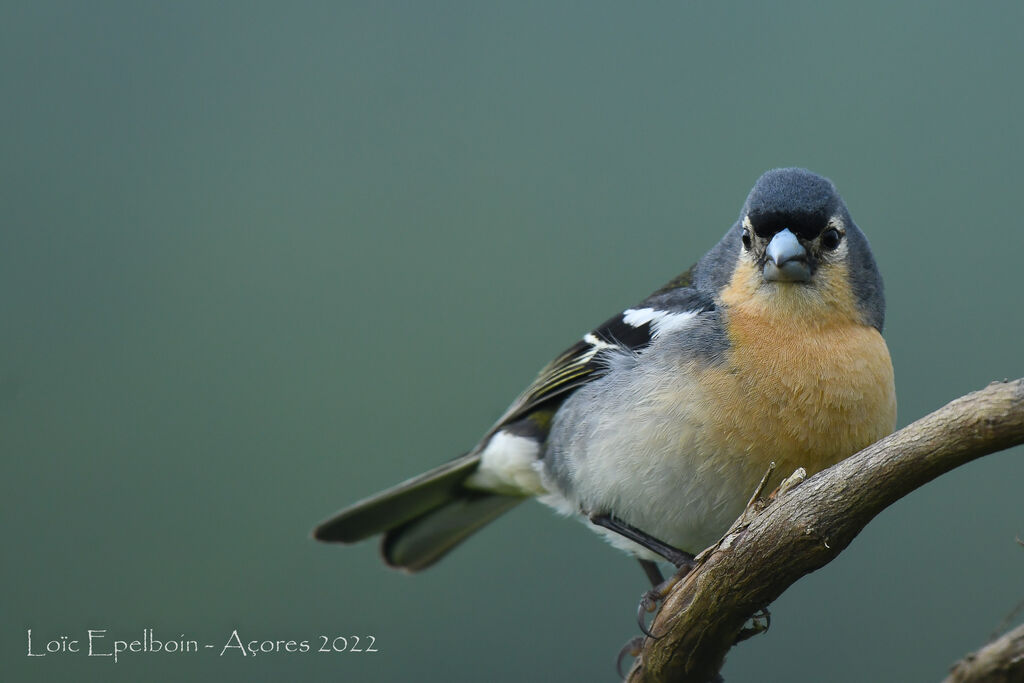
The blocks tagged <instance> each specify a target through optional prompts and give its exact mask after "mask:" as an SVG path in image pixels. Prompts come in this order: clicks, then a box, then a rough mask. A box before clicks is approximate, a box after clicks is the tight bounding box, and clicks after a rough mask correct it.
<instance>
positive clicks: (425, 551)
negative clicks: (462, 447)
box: [381, 492, 524, 572]
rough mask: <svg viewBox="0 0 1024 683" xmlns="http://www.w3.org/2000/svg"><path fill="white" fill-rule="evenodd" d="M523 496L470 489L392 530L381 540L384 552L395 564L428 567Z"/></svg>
mask: <svg viewBox="0 0 1024 683" xmlns="http://www.w3.org/2000/svg"><path fill="white" fill-rule="evenodd" d="M523 500H524V499H523V498H521V497H513V496H501V495H496V494H493V493H474V492H466V493H465V494H464V495H462V496H461V497H459V498H456V499H455V500H453V501H451V502H449V503H446V504H445V505H442V506H441V507H439V508H437V509H435V510H431V511H430V512H428V513H426V514H424V515H422V516H420V517H417V518H416V519H414V520H412V521H410V522H407V523H405V524H403V525H402V526H400V527H397V528H395V529H391V530H390V531H388V532H387V534H385V535H384V541H383V543H381V554H382V555H383V556H384V561H385V562H387V563H388V565H390V566H392V567H395V568H399V569H404V570H406V571H410V572H418V571H420V570H421V569H426V568H427V567H429V566H430V565H432V564H434V563H435V562H437V561H438V560H439V559H441V558H442V557H444V556H445V555H447V554H448V553H449V552H450V551H451V550H452V549H453V548H455V546H457V545H458V544H459V543H461V542H462V541H464V540H466V539H467V538H469V537H470V536H471V535H473V533H475V532H476V531H479V530H480V529H481V528H482V527H484V526H486V525H487V524H489V523H490V522H493V521H494V520H495V519H497V518H498V517H499V516H501V515H502V514H503V513H505V512H508V511H509V510H511V509H512V508H513V507H515V506H516V505H518V504H519V503H520V502H522V501H523Z"/></svg>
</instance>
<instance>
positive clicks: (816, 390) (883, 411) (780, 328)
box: [701, 268, 896, 477]
mask: <svg viewBox="0 0 1024 683" xmlns="http://www.w3.org/2000/svg"><path fill="white" fill-rule="evenodd" d="M741 270H742V268H739V269H737V271H738V272H737V276H738V277H736V278H734V279H733V282H732V283H731V284H730V286H729V287H727V288H726V289H725V290H723V292H722V296H721V303H722V304H723V314H724V316H725V320H726V324H727V329H728V333H729V338H730V342H731V348H730V350H729V352H728V353H727V357H726V363H724V364H723V365H719V366H716V367H714V368H710V369H707V370H705V371H704V372H703V373H702V377H701V385H702V386H703V387H704V389H705V390H706V391H707V392H708V398H709V399H710V405H713V406H715V407H716V408H717V409H716V410H714V411H709V412H710V415H709V418H708V419H709V424H707V425H706V428H707V432H708V436H709V437H710V440H712V441H716V442H719V443H725V444H730V445H731V447H732V449H734V450H733V453H735V454H736V457H740V458H743V459H744V460H745V461H746V462H745V464H746V465H747V468H750V470H751V472H757V473H758V474H757V476H760V474H763V473H764V471H765V468H766V467H767V465H768V462H770V461H772V460H774V461H775V462H776V464H777V465H778V466H779V470H777V471H778V472H779V475H780V476H782V477H785V476H788V475H789V474H791V473H792V471H793V470H794V469H795V468H797V467H804V468H806V469H807V470H808V473H813V472H816V471H818V470H821V469H824V468H826V467H828V466H830V465H832V464H834V463H836V462H838V461H839V460H841V459H843V458H845V457H847V456H849V455H852V454H853V453H855V452H857V451H858V450H860V449H861V448H864V447H865V446H868V445H870V444H872V443H874V442H875V441H877V440H878V439H880V438H882V437H883V436H886V435H887V434H889V433H891V432H892V430H893V429H894V428H895V424H896V390H895V385H894V380H893V369H892V362H891V360H890V358H889V350H888V348H887V347H886V344H885V340H884V339H882V335H881V334H879V332H878V330H876V329H875V328H874V327H871V326H869V325H864V324H862V323H860V321H859V315H857V314H856V311H855V306H854V305H853V302H852V301H851V300H850V295H849V293H848V292H849V290H848V288H842V287H836V288H835V289H834V290H833V291H829V289H828V287H827V285H828V283H827V282H826V283H825V285H826V287H825V288H824V289H823V290H818V291H817V292H815V293H814V294H813V296H809V295H808V294H807V290H805V289H802V288H801V287H800V286H794V285H790V284H782V285H775V286H774V287H775V289H768V290H767V291H765V290H764V289H763V288H758V289H757V291H752V290H751V287H755V286H756V285H755V282H756V280H757V279H758V278H757V275H758V274H755V273H748V274H745V273H742V272H739V271H741ZM746 276H749V277H747V279H744V277H746ZM832 276H833V277H834V278H835V277H840V276H841V277H845V272H837V273H833V274H832ZM732 449H731V450H732ZM745 469H746V468H745ZM748 476H751V477H752V476H753V474H749V475H748Z"/></svg>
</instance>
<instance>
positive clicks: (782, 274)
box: [763, 228, 811, 282]
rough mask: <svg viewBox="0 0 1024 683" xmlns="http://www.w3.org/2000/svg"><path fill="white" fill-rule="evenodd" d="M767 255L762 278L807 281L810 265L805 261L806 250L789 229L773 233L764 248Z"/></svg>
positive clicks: (772, 280)
mask: <svg viewBox="0 0 1024 683" xmlns="http://www.w3.org/2000/svg"><path fill="white" fill-rule="evenodd" d="M765 255H766V256H767V257H768V260H767V262H766V263H765V264H764V272H763V276H764V279H765V280H767V281H769V282H807V281H808V280H810V279H811V267H810V266H809V265H808V263H807V250H806V249H804V246H803V245H802V244H800V240H798V239H797V238H796V235H794V234H793V233H792V232H790V231H789V229H788V228H787V229H785V230H783V231H782V232H777V233H775V236H774V237H772V241H771V242H769V243H768V248H767V249H765Z"/></svg>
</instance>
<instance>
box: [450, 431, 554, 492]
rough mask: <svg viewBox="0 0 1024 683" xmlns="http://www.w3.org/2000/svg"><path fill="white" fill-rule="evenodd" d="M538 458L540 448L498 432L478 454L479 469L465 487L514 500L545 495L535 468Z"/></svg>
mask: <svg viewBox="0 0 1024 683" xmlns="http://www.w3.org/2000/svg"><path fill="white" fill-rule="evenodd" d="M539 456H540V445H539V444H538V443H537V442H536V441H534V440H533V439H530V438H528V437H525V436H516V435H515V434H509V433H508V432H504V431H499V432H497V433H496V434H495V435H494V436H492V437H491V440H490V441H488V442H487V447H486V448H484V450H483V451H481V452H480V466H479V467H478V468H477V470H476V472H474V473H473V474H471V475H470V476H469V478H468V479H466V485H467V486H469V487H470V488H475V489H482V490H484V491H493V492H495V493H504V494H507V495H514V496H523V495H530V496H532V495H540V494H544V493H547V489H545V488H544V486H543V484H541V482H540V475H539V473H538V471H537V467H536V463H537V458H538V457H539Z"/></svg>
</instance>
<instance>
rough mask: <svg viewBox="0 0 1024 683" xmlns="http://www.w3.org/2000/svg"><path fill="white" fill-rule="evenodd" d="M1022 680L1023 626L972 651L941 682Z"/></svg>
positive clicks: (1005, 682)
mask: <svg viewBox="0 0 1024 683" xmlns="http://www.w3.org/2000/svg"><path fill="white" fill-rule="evenodd" d="M1021 681H1024V624H1021V625H1020V626H1018V627H1017V628H1015V629H1013V630H1012V631H1010V632H1009V633H1006V634H1004V635H1003V636H1002V637H1001V638H997V639H996V640H993V641H992V642H991V643H988V644H987V645H985V646H984V647H983V648H981V649H980V650H978V651H977V652H972V653H971V654H969V655H967V656H966V657H964V658H963V659H961V660H960V661H959V662H957V663H956V664H955V665H953V668H952V669H951V670H950V672H949V676H948V677H947V678H946V680H945V681H944V683H1020V682H1021Z"/></svg>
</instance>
